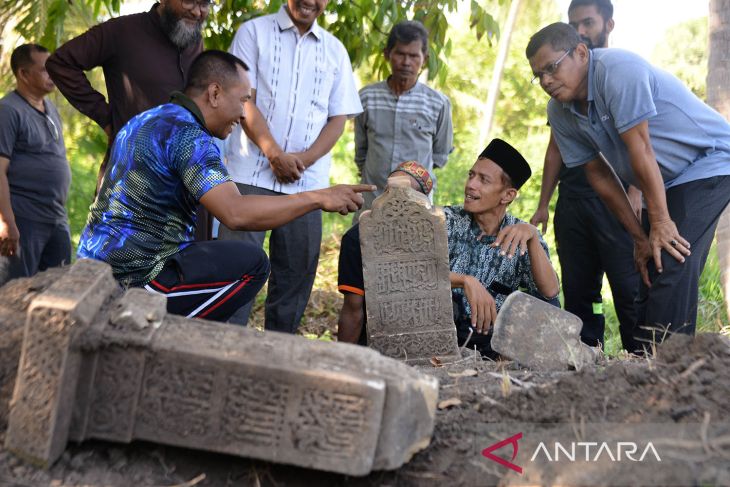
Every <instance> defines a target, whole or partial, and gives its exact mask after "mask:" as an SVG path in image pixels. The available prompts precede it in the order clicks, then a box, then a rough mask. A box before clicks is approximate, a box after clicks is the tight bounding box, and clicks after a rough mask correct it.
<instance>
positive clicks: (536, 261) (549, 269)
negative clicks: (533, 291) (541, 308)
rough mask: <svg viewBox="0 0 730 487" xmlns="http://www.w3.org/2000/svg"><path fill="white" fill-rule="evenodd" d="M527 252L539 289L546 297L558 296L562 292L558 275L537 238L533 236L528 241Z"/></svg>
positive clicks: (533, 276)
mask: <svg viewBox="0 0 730 487" xmlns="http://www.w3.org/2000/svg"><path fill="white" fill-rule="evenodd" d="M527 252H528V254H529V256H530V266H531V269H532V278H533V280H534V281H535V285H536V286H537V290H538V291H540V294H542V295H543V296H545V297H546V298H553V297H555V296H557V295H558V293H559V292H560V283H559V282H558V275H557V274H556V273H555V269H553V265H552V263H551V262H550V259H549V258H548V256H547V254H546V253H545V249H543V248H542V245H540V241H539V240H538V239H537V238H532V239H530V240H529V241H528V242H527Z"/></svg>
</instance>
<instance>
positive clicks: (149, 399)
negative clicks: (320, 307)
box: [6, 260, 438, 475]
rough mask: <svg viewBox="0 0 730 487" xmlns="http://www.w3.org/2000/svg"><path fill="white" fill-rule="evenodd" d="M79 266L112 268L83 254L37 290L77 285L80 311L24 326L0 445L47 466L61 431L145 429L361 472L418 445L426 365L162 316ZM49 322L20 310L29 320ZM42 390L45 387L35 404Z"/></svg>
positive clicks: (157, 299)
mask: <svg viewBox="0 0 730 487" xmlns="http://www.w3.org/2000/svg"><path fill="white" fill-rule="evenodd" d="M99 266H101V267H99ZM88 268H94V269H96V272H95V274H98V275H99V276H107V277H109V276H111V274H110V273H108V272H109V268H108V267H107V266H106V265H105V264H102V263H99V262H94V261H84V260H82V261H79V262H78V263H77V264H76V265H75V266H74V267H73V268H72V269H71V271H69V273H68V274H67V275H66V276H64V277H63V278H61V280H59V281H58V282H57V283H56V284H54V286H53V287H52V288H51V289H49V290H48V291H49V292H56V293H57V294H58V292H57V290H58V289H61V290H64V289H66V288H67V287H71V286H76V287H73V289H72V292H70V293H66V294H67V295H73V296H75V297H74V300H75V301H73V303H75V305H74V306H73V307H72V309H74V310H80V309H83V312H76V314H74V315H73V317H72V319H70V320H69V319H67V320H66V322H68V323H70V324H69V325H68V327H70V328H74V333H71V332H70V331H66V332H65V335H62V336H63V337H64V339H63V340H61V341H54V342H53V343H51V344H48V343H46V342H44V340H45V339H44V338H42V337H41V336H40V335H39V334H33V333H28V332H26V337H25V341H24V345H23V349H24V354H23V359H22V361H21V367H20V369H19V370H20V373H19V376H18V386H17V387H16V397H15V398H14V404H13V405H11V408H12V409H11V418H10V429H9V434H8V436H7V439H6V445H7V447H8V449H9V450H11V451H14V452H17V453H20V454H21V455H23V456H25V457H29V458H31V459H34V460H35V461H36V462H39V463H42V464H45V465H48V464H50V463H52V462H53V461H55V459H57V458H58V456H59V455H60V454H61V453H62V452H63V449H64V447H65V444H66V441H67V439H72V440H76V441H83V440H85V439H88V438H101V439H106V440H111V441H119V442H129V441H132V440H133V439H144V440H148V441H153V442H158V443H165V444H169V445H175V446H185V447H190V448H197V449H204V450H210V451H216V452H223V453H229V454H233V455H239V456H246V457H254V458H260V459H263V460H268V461H274V462H280V463H289V464H293V465H299V466H303V467H309V468H315V469H320V470H328V471H333V472H339V473H345V474H349V475H365V474H367V473H369V472H370V471H371V470H373V469H393V468H397V467H399V466H401V465H402V464H403V463H405V462H407V461H408V460H409V459H410V458H411V456H412V455H413V454H414V453H415V452H417V451H419V450H420V449H423V448H425V447H426V446H427V445H428V443H429V441H430V437H431V434H432V432H433V426H434V417H435V408H436V401H437V397H438V382H437V381H436V379H434V378H433V377H430V376H427V375H425V374H422V373H420V372H418V371H416V370H415V369H412V368H411V367H408V366H406V365H404V364H402V363H400V362H398V361H396V360H391V359H387V358H384V357H382V356H381V355H380V354H378V353H376V352H374V351H372V350H369V349H367V348H363V347H356V346H352V345H346V344H337V343H335V344H332V343H325V342H319V341H311V340H307V339H304V338H302V337H296V336H291V335H286V334H279V333H273V332H268V333H261V332H257V331H255V330H251V329H248V328H243V327H238V326H232V325H226V324H220V323H213V322H208V321H204V320H189V319H186V318H183V317H179V316H172V315H169V316H166V315H165V314H164V307H163V306H162V305H163V304H164V297H163V296H159V295H153V294H147V293H146V292H144V291H142V290H139V289H133V290H130V291H128V292H127V294H126V295H125V296H124V297H123V298H121V299H116V296H115V289H116V287H115V286H116V284H115V283H114V282H113V280H112V281H111V284H110V285H109V286H106V287H105V286H103V285H100V283H103V282H106V281H105V279H106V278H104V277H98V276H97V277H94V278H91V276H89V275H88V273H87V274H84V275H83V276H82V277H84V279H78V277H79V276H77V274H79V272H77V270H78V269H81V270H86V269H88ZM107 273H108V274H107ZM77 281H78V283H77ZM84 282H85V284H84ZM94 289H96V290H99V291H93V292H92V290H94ZM102 294H105V295H106V296H107V299H102V298H101V295H102ZM51 296H56V295H55V294H52V295H49V296H46V295H41V296H40V297H39V298H37V300H38V303H36V302H34V303H33V304H32V305H31V308H32V309H33V310H37V309H41V303H44V304H43V306H46V307H45V308H42V309H46V308H48V307H50V309H51V311H52V312H51V313H50V316H55V314H58V313H59V312H58V311H57V310H56V308H54V307H53V306H55V305H59V306H61V304H59V301H58V300H55V301H54V300H53V299H51ZM87 301H90V303H87ZM49 303H50V304H49ZM104 303H105V305H104V306H102V304H104ZM66 308H68V305H67V304H65V302H64V304H63V306H62V309H63V310H65V309H66ZM94 310H95V311H94ZM54 313H55V314H54ZM31 316H32V319H31ZM63 316H66V315H63ZM57 321H58V320H50V321H49V322H46V320H45V319H44V318H43V317H39V316H37V314H36V315H31V312H29V320H28V324H27V326H28V327H31V328H34V327H37V326H41V327H44V329H48V328H49V327H51V326H55V327H58V325H57ZM51 335H52V336H56V335H60V334H59V333H56V332H54V333H52V334H51ZM39 341H40V342H42V343H43V344H44V347H45V348H44V349H43V351H38V350H37V345H36V344H37V342H39ZM36 353H37V355H38V356H36ZM67 357H73V360H69V359H68V358H67ZM39 361H42V362H43V363H42V364H40V365H38V362H39ZM29 364H34V367H33V368H32V369H31V368H30V366H29ZM49 391H50V392H49ZM56 391H65V395H62V394H61V393H60V392H56ZM41 394H43V395H46V396H48V397H51V399H52V400H51V401H50V402H49V403H48V405H47V406H45V408H44V407H42V406H44V405H45V403H44V402H43V401H44V400H45V397H46V396H41ZM54 394H55V395H54ZM27 398H30V399H31V400H33V401H35V402H32V401H31V402H29V400H28V399H27ZM19 405H22V408H23V409H19V407H18V406H19ZM30 406H33V408H32V409H31V408H30ZM45 418H52V419H53V421H50V420H48V419H45ZM29 425H34V426H32V428H30V427H29ZM49 445H52V448H51V447H50V446H49Z"/></svg>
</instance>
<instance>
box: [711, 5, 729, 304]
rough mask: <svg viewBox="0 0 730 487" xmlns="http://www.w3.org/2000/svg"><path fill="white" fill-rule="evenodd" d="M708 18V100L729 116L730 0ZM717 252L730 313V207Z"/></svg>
mask: <svg viewBox="0 0 730 487" xmlns="http://www.w3.org/2000/svg"><path fill="white" fill-rule="evenodd" d="M709 21H710V28H709V37H710V55H709V62H708V70H707V102H708V103H709V104H710V106H712V107H713V108H714V109H715V110H717V111H718V112H720V113H721V114H722V115H723V116H725V118H727V119H729V120H730V0H711V1H710V17H709ZM717 254H718V261H719V263H720V272H721V281H722V292H723V295H724V296H725V309H726V310H727V311H728V315H729V316H730V207H728V208H727V209H725V211H724V212H723V214H722V216H721V217H720V221H719V222H718V224H717Z"/></svg>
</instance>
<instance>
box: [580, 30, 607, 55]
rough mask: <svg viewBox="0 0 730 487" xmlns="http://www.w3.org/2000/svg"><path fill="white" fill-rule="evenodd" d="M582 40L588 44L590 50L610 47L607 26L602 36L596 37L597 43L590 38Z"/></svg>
mask: <svg viewBox="0 0 730 487" xmlns="http://www.w3.org/2000/svg"><path fill="white" fill-rule="evenodd" d="M581 40H582V41H583V42H585V43H586V45H587V46H588V49H594V48H596V47H604V46H606V45H608V29H607V28H606V25H605V24H604V26H603V30H602V31H601V33H600V34H598V36H597V37H596V42H593V41H592V40H591V39H589V38H588V37H584V36H581Z"/></svg>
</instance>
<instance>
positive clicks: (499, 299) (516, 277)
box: [444, 206, 555, 316]
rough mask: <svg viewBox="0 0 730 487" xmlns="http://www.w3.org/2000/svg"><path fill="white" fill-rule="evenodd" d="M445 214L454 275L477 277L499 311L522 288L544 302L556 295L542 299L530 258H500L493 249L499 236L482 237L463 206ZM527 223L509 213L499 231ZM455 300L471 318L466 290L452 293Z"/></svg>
mask: <svg viewBox="0 0 730 487" xmlns="http://www.w3.org/2000/svg"><path fill="white" fill-rule="evenodd" d="M444 213H445V214H446V231H447V233H448V237H449V268H450V269H451V272H455V273H457V274H464V275H469V276H473V277H476V278H477V279H478V280H479V282H481V283H482V284H483V285H484V287H485V288H486V289H487V291H489V293H490V294H491V295H492V297H494V301H495V303H496V307H497V312H499V309H500V308H501V307H502V304H503V303H504V300H505V299H506V298H507V296H508V295H509V294H511V293H512V292H514V291H516V290H518V289H522V290H524V291H525V292H527V293H529V294H532V295H533V296H536V297H539V298H541V299H544V300H550V299H552V298H554V297H555V296H543V295H542V294H541V293H540V291H538V289H537V285H536V284H535V280H534V279H533V276H532V267H531V266H530V255H529V254H528V253H526V254H525V255H518V254H519V253H521V251H522V249H519V250H518V253H517V254H516V255H514V256H513V257H512V258H511V259H510V258H508V257H507V256H506V255H500V251H501V249H500V248H499V247H491V244H493V243H494V241H495V240H496V235H485V236H482V237H481V238H479V235H481V233H482V230H481V228H479V225H478V224H477V223H476V222H475V221H474V220H473V219H472V217H471V215H470V214H469V213H467V212H466V211H464V208H463V207H461V206H446V207H444ZM518 223H525V222H523V221H522V220H519V219H518V218H515V217H514V216H512V215H510V214H509V213H507V214H506V215H505V217H504V219H503V220H502V224H501V225H500V226H499V230H502V229H503V228H504V227H507V226H510V225H516V224H518ZM539 238H540V245H541V246H542V248H543V249H544V250H545V253H546V254H547V256H548V258H550V252H549V251H548V246H547V244H546V243H545V241H544V240H543V239H542V236H540V237H539ZM451 292H452V295H453V298H454V301H456V302H457V304H460V305H461V307H462V310H464V311H465V315H466V316H471V307H470V306H469V302H468V301H467V299H466V295H465V294H464V290H463V289H452V290H451Z"/></svg>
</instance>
